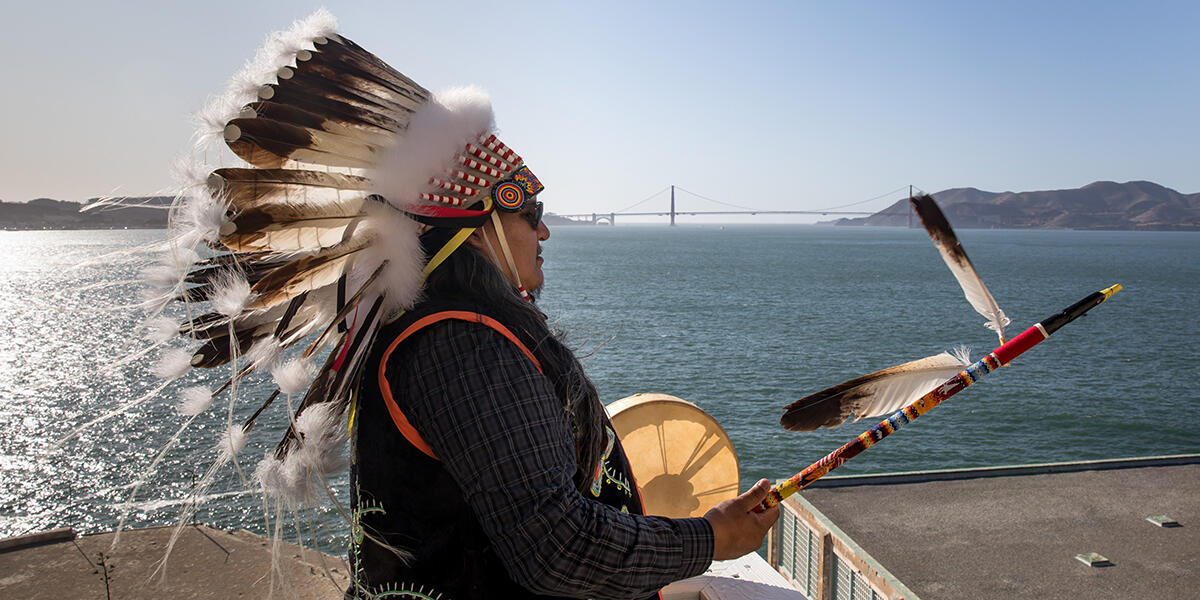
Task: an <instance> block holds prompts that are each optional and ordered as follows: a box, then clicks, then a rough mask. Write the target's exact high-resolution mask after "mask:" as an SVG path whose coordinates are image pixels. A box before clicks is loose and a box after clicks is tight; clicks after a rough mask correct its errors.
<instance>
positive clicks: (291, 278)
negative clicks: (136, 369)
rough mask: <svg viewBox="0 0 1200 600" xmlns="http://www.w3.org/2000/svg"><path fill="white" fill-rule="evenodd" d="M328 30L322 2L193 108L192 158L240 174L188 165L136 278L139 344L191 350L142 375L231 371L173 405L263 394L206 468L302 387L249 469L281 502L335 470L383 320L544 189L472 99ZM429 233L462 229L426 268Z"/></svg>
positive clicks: (168, 356) (186, 407) (470, 91)
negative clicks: (230, 159) (168, 311)
mask: <svg viewBox="0 0 1200 600" xmlns="http://www.w3.org/2000/svg"><path fill="white" fill-rule="evenodd" d="M336 29H337V25H336V21H335V20H334V18H333V17H332V15H330V14H329V13H328V12H326V11H325V10H323V9H322V10H318V11H317V12H316V13H314V14H313V15H312V16H310V17H308V18H307V19H305V20H303V21H299V22H297V23H296V24H294V25H293V26H292V28H291V29H290V30H288V31H286V32H281V33H276V34H273V35H272V36H270V37H269V38H268V40H267V43H266V44H265V46H264V47H263V48H262V49H261V50H260V51H259V53H258V55H257V56H256V57H255V59H254V60H253V61H251V62H250V63H248V64H247V66H246V67H245V68H243V70H242V71H241V72H240V73H238V74H237V75H236V76H235V77H234V78H233V80H232V81H231V82H230V84H229V87H228V89H227V90H226V91H225V92H224V93H223V94H221V95H219V96H217V97H216V98H215V99H213V100H212V101H211V102H210V103H209V105H208V106H207V107H206V108H205V109H204V110H203V111H201V113H200V115H199V120H200V123H201V126H200V130H199V132H198V135H197V144H198V148H207V147H208V146H209V145H210V144H211V143H213V142H216V141H224V143H225V144H227V146H228V147H229V149H230V150H232V151H233V153H234V154H236V155H237V156H238V157H239V158H241V159H242V160H244V161H245V162H246V163H247V164H246V165H243V166H240V167H232V168H217V169H215V170H210V169H209V168H207V167H198V168H189V169H186V170H185V171H186V172H187V173H189V175H188V176H187V177H188V181H187V182H186V184H185V186H184V190H183V193H182V194H181V196H180V198H179V200H178V201H177V203H176V205H175V207H174V208H173V210H172V215H171V220H170V235H169V243H168V250H167V252H166V255H165V257H164V259H163V260H162V263H161V264H160V265H158V266H157V267H154V268H152V269H150V270H149V271H148V272H147V276H148V279H149V280H150V282H151V283H152V284H153V285H154V286H155V290H156V291H155V292H154V296H153V297H152V298H150V299H149V300H148V302H149V303H150V305H151V306H152V310H153V312H154V313H155V318H153V319H152V320H151V321H148V322H147V328H148V329H149V330H151V331H152V336H153V339H154V340H155V341H158V342H165V341H167V340H168V339H169V338H172V337H174V334H176V333H178V334H180V335H182V336H183V337H184V339H185V340H188V341H187V342H186V344H185V347H184V348H179V347H177V348H175V349H172V350H168V351H166V352H165V353H164V354H163V356H162V358H161V359H160V360H159V362H158V364H157V365H156V366H155V373H156V374H157V375H159V376H160V377H162V378H163V379H166V380H168V381H169V380H173V379H176V378H178V377H180V376H181V375H183V374H184V373H185V372H187V371H188V370H189V369H191V368H214V367H222V366H228V369H229V375H228V377H227V378H225V379H223V382H224V383H223V385H221V386H220V387H218V388H217V389H215V390H211V389H206V388H189V389H188V390H186V391H185V392H184V393H183V394H182V398H183V400H182V403H181V406H180V411H181V412H182V413H184V414H187V415H193V416H194V415H196V414H198V413H199V412H201V411H203V410H205V409H206V408H207V407H208V405H209V404H211V401H212V399H213V398H214V397H216V396H217V395H218V394H221V393H223V392H225V391H226V390H227V389H229V388H235V389H236V384H237V383H238V381H239V380H241V379H242V378H244V377H246V376H247V375H248V374H250V373H251V372H255V371H259V372H270V373H271V375H272V377H273V379H274V383H275V385H276V386H277V389H276V390H275V392H274V393H273V394H271V395H270V396H269V397H268V398H265V399H262V402H261V405H260V406H259V408H258V410H256V411H255V412H254V414H253V415H252V416H250V417H249V419H248V420H246V421H245V422H242V423H234V422H233V408H232V403H231V405H230V411H229V414H230V416H229V428H228V431H227V432H226V434H225V435H224V437H223V439H222V441H221V442H220V449H221V452H219V459H218V465H216V466H220V464H223V462H224V461H227V460H229V459H230V458H231V457H232V456H233V455H235V454H236V453H237V452H238V451H239V450H240V449H241V447H242V445H243V444H244V443H245V437H246V433H247V432H249V431H250V429H251V428H252V427H253V426H254V422H255V420H256V419H257V418H259V416H260V414H262V412H263V409H265V408H266V407H267V406H268V405H270V404H271V403H272V402H273V401H274V400H276V399H277V398H278V397H279V396H281V395H283V396H286V397H288V404H289V406H293V404H292V402H291V398H290V396H292V395H299V394H301V393H302V394H303V398H302V400H300V402H299V405H298V406H295V407H294V410H292V411H289V414H290V415H291V417H290V418H291V423H290V427H288V429H287V432H286V434H285V435H284V437H283V439H282V440H281V441H280V443H279V445H278V447H277V448H276V450H275V452H273V453H269V454H268V456H267V457H265V458H264V460H263V461H262V462H261V463H260V464H259V465H258V468H257V469H256V474H257V480H258V481H259V482H261V484H262V486H263V488H264V490H265V491H267V493H269V494H272V495H274V496H276V497H277V498H284V499H287V500H289V501H298V500H302V499H305V498H306V497H308V495H309V489H310V487H309V486H310V484H311V482H312V481H314V476H316V477H324V475H326V474H327V473H328V472H329V471H330V470H333V469H337V468H339V467H340V465H339V463H338V461H337V460H335V459H334V457H335V456H336V455H337V454H338V453H339V452H340V450H341V446H342V442H343V441H344V439H345V434H344V432H345V428H344V427H343V426H342V425H341V424H342V423H343V422H344V415H345V414H346V411H347V407H348V404H349V397H350V392H351V388H352V386H353V384H354V382H355V381H356V379H357V376H358V373H359V370H360V368H361V367H362V364H363V362H364V359H365V357H366V355H367V353H368V352H369V348H370V347H371V341H372V339H373V337H374V336H375V334H376V331H377V330H378V328H379V327H380V325H381V324H382V323H383V322H384V321H385V320H386V319H387V318H388V317H389V316H391V315H393V314H395V313H397V312H398V311H400V310H403V309H405V308H408V307H410V306H411V305H412V304H413V303H414V302H415V301H416V299H417V298H418V297H419V295H420V293H421V288H422V284H423V282H424V278H425V276H426V275H428V272H429V271H431V270H432V269H433V268H435V267H436V266H437V263H438V262H440V261H441V260H443V259H444V258H445V256H446V255H448V254H449V253H451V252H453V251H454V249H455V248H457V247H458V246H459V245H460V244H462V243H463V241H464V240H465V239H466V237H467V236H468V235H469V234H470V232H471V231H472V230H473V228H474V227H478V226H480V225H482V224H483V223H484V222H486V221H487V220H488V219H489V218H492V219H494V218H495V214H494V213H495V210H497V209H499V210H506V211H516V210H519V209H520V208H521V206H522V204H523V203H524V202H525V200H526V199H529V198H532V197H533V196H534V195H536V194H537V193H538V192H540V191H541V189H542V186H541V184H540V183H539V182H538V180H537V178H536V177H535V176H534V175H533V174H532V173H531V172H530V171H529V169H528V168H527V167H526V166H525V165H524V161H523V160H522V158H521V157H520V156H519V155H517V154H516V153H515V152H513V151H512V150H511V149H509V148H508V147H507V146H505V144H503V143H502V142H501V141H500V140H499V139H498V138H497V137H496V135H495V133H494V121H493V116H492V110H491V104H490V102H489V100H488V98H487V96H486V94H484V93H483V92H482V91H480V90H478V89H475V88H460V89H454V90H450V91H448V92H445V93H441V94H431V93H430V92H429V91H428V90H426V89H425V88H423V87H421V86H420V85H418V84H417V83H416V82H414V81H413V80H411V79H409V78H408V77H405V76H404V75H403V74H401V73H399V72H398V71H396V70H395V69H393V68H392V67H390V66H389V65H387V64H386V63H384V62H383V61H381V60H380V59H378V58H377V57H375V56H374V55H373V54H371V53H370V52H367V51H366V50H364V49H363V48H362V47H360V46H358V45H357V44H355V43H354V42H352V41H350V40H349V39H346V38H345V37H342V36H340V35H338V34H337V33H336ZM429 227H451V228H459V229H460V231H459V232H458V234H456V235H453V236H448V237H449V238H450V241H449V242H448V243H447V244H446V246H445V247H443V248H442V249H441V251H440V252H437V253H436V254H435V256H434V258H433V259H432V260H429V259H427V257H426V256H425V253H424V251H423V250H422V245H421V243H420V240H419V235H420V233H421V232H423V231H424V230H426V229H427V228H429ZM176 301H182V302H184V303H185V304H186V306H187V307H188V310H187V317H186V318H185V319H184V320H183V321H182V322H175V321H170V320H165V319H164V318H163V317H161V316H158V315H159V314H160V313H162V311H163V309H164V308H165V307H166V306H168V305H169V304H171V303H173V302H176ZM198 303H199V304H203V303H207V310H196V308H195V307H196V305H197V304H198ZM301 342H305V343H304V345H303V346H302V347H303V350H302V351H300V350H299V348H300V346H297V344H300V343H301ZM197 343H198V347H197V346H196V345H195V344H197ZM293 347H295V349H294V350H292V351H290V352H288V350H289V349H292V348H293ZM323 350H325V351H328V358H326V359H325V360H324V362H323V364H319V365H317V364H314V362H313V361H314V360H316V359H317V357H318V356H319V355H320V352H321V351H323ZM285 356H287V357H289V359H288V360H285V359H284V357H285ZM159 389H160V390H161V389H162V388H159ZM214 468H215V467H214ZM210 472H211V471H210Z"/></svg>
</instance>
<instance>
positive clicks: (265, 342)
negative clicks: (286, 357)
mask: <svg viewBox="0 0 1200 600" xmlns="http://www.w3.org/2000/svg"><path fill="white" fill-rule="evenodd" d="M281 352H283V347H282V346H280V345H279V340H277V339H276V338H275V336H267V337H265V338H262V339H260V340H258V341H257V342H254V345H253V346H250V350H249V351H248V352H246V364H248V365H252V366H253V367H254V368H256V369H257V368H260V367H270V368H273V367H274V366H275V363H276V362H277V361H278V360H279V354H280V353H281Z"/></svg>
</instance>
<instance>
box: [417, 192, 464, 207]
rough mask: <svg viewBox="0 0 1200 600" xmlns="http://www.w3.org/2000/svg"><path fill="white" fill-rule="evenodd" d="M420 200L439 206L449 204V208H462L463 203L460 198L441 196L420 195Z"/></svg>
mask: <svg viewBox="0 0 1200 600" xmlns="http://www.w3.org/2000/svg"><path fill="white" fill-rule="evenodd" d="M472 192H474V190H472ZM421 199H422V200H424V201H426V202H437V203H439V204H449V205H450V206H462V203H463V199H462V198H455V197H454V196H443V195H442V194H421Z"/></svg>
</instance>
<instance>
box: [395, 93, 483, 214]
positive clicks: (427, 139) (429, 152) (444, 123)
mask: <svg viewBox="0 0 1200 600" xmlns="http://www.w3.org/2000/svg"><path fill="white" fill-rule="evenodd" d="M493 122H494V121H493V116H492V103H491V100H490V99H489V98H488V95H487V93H486V92H484V91H483V90H481V89H479V88H477V87H462V88H453V89H449V90H445V91H443V92H441V93H438V94H435V95H434V98H433V100H431V101H430V102H426V103H425V104H424V105H423V106H421V108H419V109H417V112H416V113H414V114H413V116H412V119H411V120H410V121H409V123H408V130H407V131H406V132H405V133H404V137H403V138H401V140H400V141H399V142H398V143H397V144H396V145H394V146H392V147H391V148H388V149H387V150H386V151H385V152H384V154H383V157H382V159H381V160H380V161H379V165H378V166H377V167H376V168H375V170H374V172H373V173H372V174H371V179H372V181H374V185H375V191H376V192H378V193H379V194H381V195H382V196H383V197H384V198H387V199H388V202H390V203H392V204H393V205H394V206H396V207H398V208H403V207H404V206H406V205H408V204H411V203H412V202H414V201H416V199H417V197H418V195H419V194H420V193H421V192H426V191H429V189H430V184H429V178H430V176H433V175H436V174H439V173H445V172H447V171H448V170H449V169H450V168H451V167H452V166H453V165H454V162H453V161H454V154H455V153H456V152H458V151H459V150H461V149H462V146H463V145H464V144H466V143H467V142H472V141H475V140H476V138H477V137H478V136H479V135H480V134H482V133H484V132H487V131H491V130H492V129H493Z"/></svg>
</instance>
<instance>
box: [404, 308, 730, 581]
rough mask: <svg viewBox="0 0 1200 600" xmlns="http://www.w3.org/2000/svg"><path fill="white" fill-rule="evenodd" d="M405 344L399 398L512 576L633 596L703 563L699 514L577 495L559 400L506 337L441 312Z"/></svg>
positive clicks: (709, 536)
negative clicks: (673, 515)
mask: <svg viewBox="0 0 1200 600" xmlns="http://www.w3.org/2000/svg"><path fill="white" fill-rule="evenodd" d="M405 346H408V347H409V348H406V351H405V352H403V353H402V355H404V356H407V357H412V359H409V360H404V362H402V363H397V362H396V359H397V357H396V356H393V357H392V358H393V360H392V361H389V364H388V368H387V376H388V380H389V384H390V385H391V386H392V390H393V392H394V395H395V398H396V401H397V402H398V403H399V404H400V408H401V410H403V411H404V413H405V415H406V416H407V417H408V419H409V421H410V422H411V423H412V424H413V426H414V427H415V428H416V429H417V431H418V432H420V434H421V437H423V438H424V439H425V441H426V442H427V443H428V444H429V445H430V446H431V447H432V448H433V450H434V452H435V453H436V454H437V456H438V457H439V458H440V459H441V462H442V464H443V465H444V467H445V468H446V469H447V471H448V472H449V473H450V475H451V476H452V477H453V478H454V480H455V481H456V482H457V483H458V486H459V488H460V489H461V490H462V493H463V494H464V496H465V499H466V501H467V503H468V504H469V505H470V506H471V508H472V509H473V510H474V511H475V514H476V517H477V518H478V521H479V523H480V524H481V525H482V527H483V529H484V531H485V532H486V534H487V536H488V538H489V541H490V543H491V544H492V547H493V548H494V549H495V551H496V553H497V555H498V556H499V558H500V560H501V561H502V562H503V563H504V566H505V568H506V570H507V571H508V574H509V576H510V577H511V578H512V579H513V580H514V581H515V582H516V583H518V584H520V585H521V586H522V587H525V588H526V589H529V590H531V591H533V592H535V593H539V594H546V595H557V596H570V597H603V598H637V597H645V596H646V595H648V594H651V593H653V592H654V591H656V590H658V589H659V588H661V587H663V586H665V585H666V584H668V583H670V582H672V581H676V580H679V579H685V578H688V577H693V576H695V575H699V574H700V573H703V572H704V570H705V569H706V568H707V567H708V565H709V564H710V562H711V561H712V553H713V533H712V527H711V526H710V525H709V523H708V521H706V520H705V519H702V518H695V519H667V518H663V517H649V516H635V515H629V514H624V513H621V512H620V511H618V510H616V509H615V508H612V507H610V506H607V505H604V504H601V503H599V502H595V501H592V500H589V499H588V498H586V497H585V496H583V495H582V494H580V493H579V491H578V490H577V489H576V488H575V486H574V484H573V483H572V476H573V474H574V473H575V471H576V456H575V445H574V438H573V437H572V435H571V431H570V427H569V425H568V423H567V417H566V412H565V411H564V409H563V404H562V401H561V400H559V398H558V397H557V396H556V395H555V393H554V388H553V386H552V385H551V382H550V381H549V380H548V379H547V378H546V377H544V376H543V375H542V374H541V373H539V372H538V371H537V369H536V368H535V367H534V365H533V364H532V363H531V362H530V361H529V359H528V358H526V357H525V355H524V354H523V353H522V352H521V351H520V350H519V349H518V348H517V346H516V345H514V344H513V343H512V342H510V341H508V340H507V339H505V338H504V337H503V336H502V335H500V334H499V333H497V332H496V331H494V330H492V329H490V328H488V327H486V326H483V325H479V324H475V323H467V322H464V321H443V322H441V323H437V324H435V325H431V326H430V327H428V328H426V329H424V330H422V331H420V332H418V333H416V334H415V335H414V336H413V337H412V338H411V339H410V340H408V341H407V342H406V343H405ZM401 373H403V376H400V374H401Z"/></svg>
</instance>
